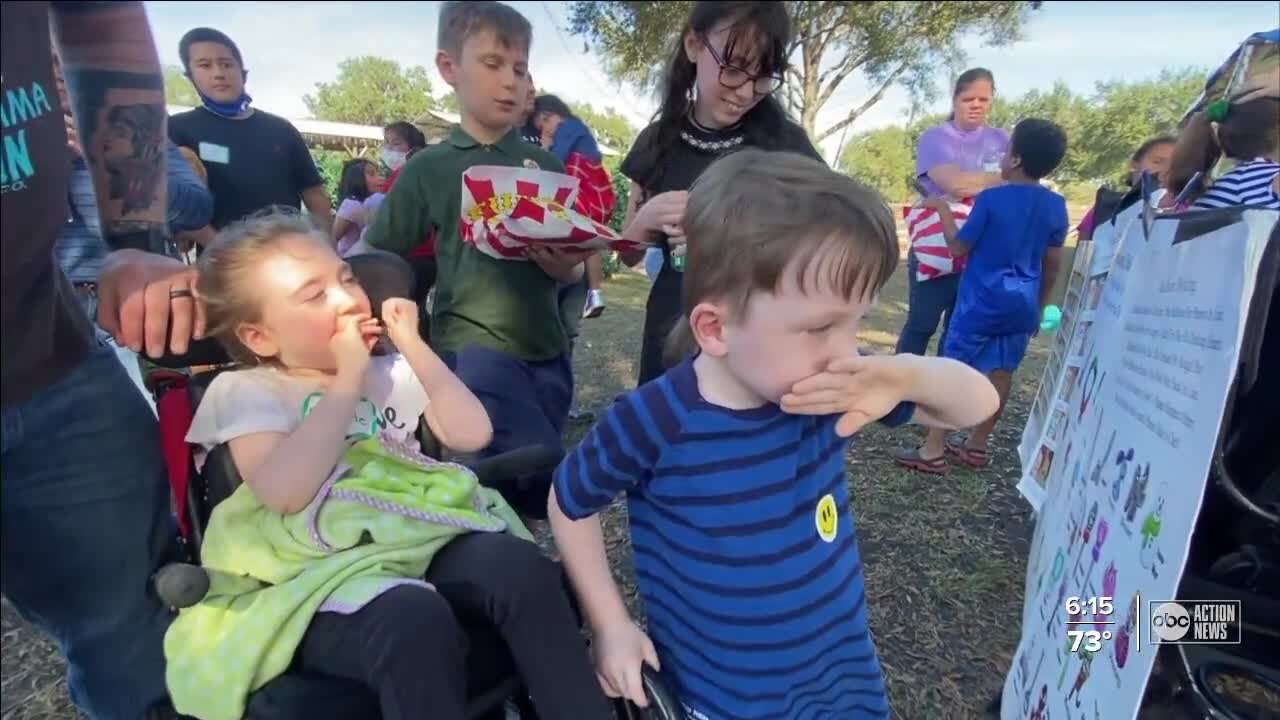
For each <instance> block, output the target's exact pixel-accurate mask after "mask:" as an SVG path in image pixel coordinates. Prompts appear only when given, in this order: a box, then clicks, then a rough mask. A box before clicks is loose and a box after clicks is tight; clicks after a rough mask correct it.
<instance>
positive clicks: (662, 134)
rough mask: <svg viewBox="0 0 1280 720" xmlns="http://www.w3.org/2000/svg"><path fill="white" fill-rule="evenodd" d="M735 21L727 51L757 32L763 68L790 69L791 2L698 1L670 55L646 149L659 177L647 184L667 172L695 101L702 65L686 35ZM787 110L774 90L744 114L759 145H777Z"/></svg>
mask: <svg viewBox="0 0 1280 720" xmlns="http://www.w3.org/2000/svg"><path fill="white" fill-rule="evenodd" d="M726 20H730V21H732V25H731V26H730V28H729V39H728V42H727V43H726V44H725V52H724V57H725V58H726V59H727V58H730V57H733V48H734V46H735V45H737V44H738V42H740V41H741V40H742V39H743V37H744V36H745V35H747V34H748V33H755V34H756V36H757V39H758V40H759V46H760V47H761V49H762V57H761V58H760V66H761V67H760V71H759V72H761V73H762V74H766V75H783V74H785V72H786V69H787V50H788V49H789V47H790V45H791V18H790V17H789V16H788V15H787V9H786V5H785V4H784V3H779V2H712V1H710V0H701V1H699V2H695V3H694V4H693V9H692V10H691V11H690V12H689V19H688V20H687V21H686V22H685V24H684V28H683V29H682V30H681V31H680V35H679V36H678V37H677V38H676V42H675V47H674V48H673V49H672V51H671V57H670V59H669V60H668V61H667V69H666V73H665V74H664V76H663V85H662V87H663V91H662V105H661V106H660V107H659V109H658V112H657V113H656V114H655V115H654V123H655V124H656V125H657V131H656V134H655V135H654V136H653V138H652V142H650V143H649V144H648V146H647V147H646V148H644V149H643V151H644V152H646V153H650V154H651V155H650V157H649V158H647V159H648V160H650V162H649V163H646V164H648V165H649V166H650V167H653V168H654V169H655V174H656V175H657V177H654V178H649V179H646V181H645V182H644V183H643V184H644V185H645V186H647V187H650V188H652V187H654V186H656V185H657V184H658V181H659V178H660V177H661V174H662V170H663V167H662V166H663V164H664V161H665V159H666V153H667V152H669V151H670V148H672V147H674V146H675V145H676V144H677V143H679V142H680V130H681V128H682V126H683V125H684V122H685V118H686V117H687V116H688V115H689V111H690V110H691V109H692V107H693V105H692V103H693V98H692V94H693V87H694V83H695V82H696V81H697V77H698V66H697V65H696V64H695V63H693V62H690V61H689V57H688V55H686V54H685V50H684V39H685V37H686V36H687V35H688V34H689V33H690V32H693V33H696V34H698V35H700V36H703V37H706V36H707V35H709V34H710V33H711V31H712V30H714V29H715V28H716V26H717V25H719V24H721V23H723V22H725V21H726ZM786 122H787V114H786V112H785V111H784V110H783V109H782V104H781V103H779V102H778V100H777V98H775V97H774V96H773V95H769V96H768V97H765V98H764V99H762V100H761V101H760V102H758V103H756V105H755V107H753V108H751V110H749V111H748V112H747V114H746V115H745V116H744V117H743V119H742V124H743V128H744V130H745V131H746V133H747V138H748V140H750V142H751V144H752V145H754V146H755V147H759V148H763V149H766V150H773V149H777V147H778V145H779V136H780V134H781V131H782V127H783V125H784V124H785V123H786Z"/></svg>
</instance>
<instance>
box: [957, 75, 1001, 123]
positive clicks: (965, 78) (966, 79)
mask: <svg viewBox="0 0 1280 720" xmlns="http://www.w3.org/2000/svg"><path fill="white" fill-rule="evenodd" d="M984 80H985V81H986V82H988V83H991V91H992V92H995V89H996V76H995V75H992V74H991V71H990V70H988V69H986V68H981V67H976V68H969V69H968V70H965V71H964V72H962V73H960V77H958V78H956V86H955V88H954V89H953V90H952V91H951V100H952V101H954V100H955V99H956V98H958V97H960V93H962V92H964V91H965V90H968V89H969V86H970V85H972V84H974V83H976V82H982V81H984ZM947 119H948V120H955V119H956V111H955V109H954V108H953V109H952V110H951V113H950V114H948V115H947Z"/></svg>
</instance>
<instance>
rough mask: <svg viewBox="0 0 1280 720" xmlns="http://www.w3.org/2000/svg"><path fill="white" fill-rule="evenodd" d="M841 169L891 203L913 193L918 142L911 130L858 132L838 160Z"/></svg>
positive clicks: (892, 129) (888, 128) (890, 127)
mask: <svg viewBox="0 0 1280 720" xmlns="http://www.w3.org/2000/svg"><path fill="white" fill-rule="evenodd" d="M836 167H837V168H839V170H840V171H841V172H844V173H845V174H847V175H849V176H850V177H853V178H855V179H858V180H861V181H862V182H865V183H867V184H868V185H870V186H872V187H874V188H875V189H876V190H879V191H880V194H881V195H883V196H884V197H885V199H886V200H889V201H890V202H893V201H897V200H905V199H906V198H908V197H910V196H911V192H912V190H911V178H912V177H913V176H914V175H915V145H914V143H912V142H911V131H910V130H909V129H908V128H904V127H900V126H889V127H883V128H877V129H875V130H869V131H867V132H862V133H858V134H857V135H855V136H853V138H852V139H850V140H849V142H848V143H847V144H846V145H845V147H844V151H843V152H842V153H841V155H840V157H839V158H838V159H837V165H836Z"/></svg>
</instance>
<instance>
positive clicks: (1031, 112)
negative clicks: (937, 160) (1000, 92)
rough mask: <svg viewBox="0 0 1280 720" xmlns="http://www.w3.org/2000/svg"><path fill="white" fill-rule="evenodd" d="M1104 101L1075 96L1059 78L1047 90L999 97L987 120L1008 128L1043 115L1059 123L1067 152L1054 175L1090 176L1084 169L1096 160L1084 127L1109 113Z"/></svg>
mask: <svg viewBox="0 0 1280 720" xmlns="http://www.w3.org/2000/svg"><path fill="white" fill-rule="evenodd" d="M1104 104H1105V101H1102V102H1100V101H1098V100H1096V99H1090V98H1086V97H1084V96H1082V95H1076V94H1075V93H1073V92H1072V91H1071V88H1069V87H1067V84H1066V83H1064V82H1062V81H1061V80H1059V81H1057V82H1056V83H1054V85H1053V88H1052V89H1051V90H1049V91H1048V92H1042V91H1040V90H1030V91H1028V92H1027V93H1026V94H1024V95H1022V96H1021V97H1017V98H1013V99H1011V100H1008V101H1003V100H997V101H996V103H995V107H993V108H992V111H991V117H990V119H989V121H988V123H989V124H990V125H992V126H995V127H1002V128H1006V129H1009V130H1012V129H1013V126H1014V125H1016V124H1018V121H1019V120H1022V119H1024V118H1032V117H1035V118H1043V119H1045V120H1050V121H1052V122H1054V123H1056V124H1057V125H1058V127H1061V128H1062V130H1063V132H1065V133H1066V134H1067V154H1066V157H1064V158H1063V159H1062V164H1061V165H1059V166H1058V169H1057V170H1056V171H1055V172H1054V177H1056V178H1059V179H1060V180H1064V181H1073V180H1079V179H1081V178H1082V177H1087V170H1086V169H1085V168H1086V166H1087V165H1089V164H1090V163H1091V162H1093V158H1094V146H1093V142H1092V141H1091V140H1090V139H1089V138H1088V136H1087V133H1085V127H1086V125H1087V124H1088V122H1089V118H1091V117H1092V116H1093V115H1095V114H1097V113H1099V112H1110V110H1109V109H1107V108H1104V107H1103V105H1104ZM1130 152H1132V149H1131V150H1130Z"/></svg>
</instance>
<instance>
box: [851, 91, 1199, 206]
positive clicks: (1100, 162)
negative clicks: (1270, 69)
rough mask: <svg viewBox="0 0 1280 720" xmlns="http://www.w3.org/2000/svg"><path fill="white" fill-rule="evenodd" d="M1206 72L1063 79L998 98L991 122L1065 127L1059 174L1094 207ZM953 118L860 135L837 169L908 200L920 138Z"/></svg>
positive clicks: (1169, 123) (1165, 127)
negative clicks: (1078, 84)
mask: <svg viewBox="0 0 1280 720" xmlns="http://www.w3.org/2000/svg"><path fill="white" fill-rule="evenodd" d="M1204 76H1205V72H1204V71H1202V70H1196V69H1182V70H1165V71H1163V72H1161V73H1160V74H1159V75H1158V76H1156V77H1155V78H1151V79H1148V80H1141V81H1137V82H1127V83H1126V82H1120V81H1111V82H1104V83H1098V85H1097V86H1096V88H1095V90H1094V92H1093V93H1092V94H1090V95H1087V96H1086V95H1079V94H1076V93H1074V92H1072V91H1071V89H1070V88H1068V87H1067V86H1066V85H1065V84H1063V83H1061V82H1059V83H1057V84H1055V85H1054V86H1053V87H1052V88H1051V89H1049V90H1047V91H1040V90H1032V91H1030V92H1028V93H1026V94H1024V95H1022V96H1020V97H1015V98H1012V99H1003V98H999V97H998V98H997V99H996V104H995V107H994V108H993V109H992V113H991V118H990V121H989V122H990V124H991V125H992V126H995V127H1003V128H1007V129H1009V130H1012V129H1013V126H1014V125H1016V124H1017V122H1018V121H1019V120H1022V119H1023V118H1029V117H1039V118H1044V119H1046V120H1052V121H1053V122H1055V123H1057V124H1058V125H1060V126H1061V127H1062V129H1063V130H1064V131H1065V132H1066V133H1067V155H1066V157H1065V158H1064V159H1063V162H1062V165H1061V166H1060V167H1059V168H1058V170H1057V171H1056V172H1055V173H1054V174H1053V177H1052V179H1053V180H1054V181H1056V182H1058V183H1060V185H1061V190H1062V192H1064V193H1065V194H1067V195H1068V196H1070V197H1069V198H1068V199H1071V200H1072V201H1073V202H1079V203H1080V204H1087V203H1089V202H1092V199H1093V193H1094V191H1095V190H1096V188H1097V186H1098V185H1099V184H1101V183H1105V182H1114V181H1120V180H1122V179H1123V177H1124V176H1125V175H1126V173H1127V166H1128V163H1129V158H1130V156H1131V155H1132V154H1133V151H1134V150H1137V149H1138V146H1139V145H1141V144H1142V143H1143V142H1144V141H1146V140H1147V139H1149V138H1151V137H1154V136H1156V135H1162V134H1169V133H1174V132H1175V131H1176V128H1177V123H1178V120H1179V119H1180V118H1181V116H1182V113H1183V111H1184V110H1185V109H1186V108H1187V106H1188V105H1189V104H1190V103H1191V102H1192V101H1193V100H1194V99H1195V98H1196V96H1197V93H1198V92H1199V90H1200V88H1201V87H1202V85H1203V82H1204ZM946 117H947V116H946V115H945V114H938V115H930V116H928V117H923V118H920V119H919V120H917V121H916V122H914V123H912V124H911V125H909V126H906V127H902V126H890V127H884V128H878V129H876V130H871V131H868V132H863V133H858V134H856V135H854V136H853V137H852V138H851V139H850V140H849V142H848V143H847V144H846V145H845V148H844V150H843V152H841V155H840V158H838V160H837V167H839V168H840V169H841V170H843V171H844V172H847V173H849V174H850V175H853V176H854V177H858V178H860V179H862V180H865V181H866V182H868V183H870V184H871V185H873V186H875V187H876V188H877V189H878V190H880V192H881V193H883V194H884V195H885V197H886V198H887V199H889V200H891V201H895V202H896V201H899V200H906V199H908V198H909V197H910V196H911V195H912V194H913V191H912V189H911V185H910V182H911V177H912V176H913V175H914V174H915V160H916V148H917V147H918V146H919V142H920V135H921V134H922V133H923V132H924V131H925V130H926V129H928V128H930V127H932V126H934V125H937V124H938V123H940V122H943V121H944V120H946Z"/></svg>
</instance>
